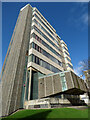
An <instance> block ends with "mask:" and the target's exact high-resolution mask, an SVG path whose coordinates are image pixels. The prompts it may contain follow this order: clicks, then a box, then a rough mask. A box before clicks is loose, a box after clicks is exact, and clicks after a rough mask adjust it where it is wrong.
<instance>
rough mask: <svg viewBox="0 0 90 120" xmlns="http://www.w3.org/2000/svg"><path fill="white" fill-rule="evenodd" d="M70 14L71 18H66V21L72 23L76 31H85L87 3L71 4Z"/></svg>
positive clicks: (86, 25)
mask: <svg viewBox="0 0 90 120" xmlns="http://www.w3.org/2000/svg"><path fill="white" fill-rule="evenodd" d="M70 13H71V14H72V16H71V17H69V18H68V21H69V22H71V23H73V24H74V26H75V27H76V28H77V29H78V28H80V29H81V30H85V29H86V28H88V3H84V2H80V3H78V2H77V3H75V4H73V6H72V8H71V9H70ZM89 19H90V17H89Z"/></svg>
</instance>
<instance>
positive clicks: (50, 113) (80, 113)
mask: <svg viewBox="0 0 90 120" xmlns="http://www.w3.org/2000/svg"><path fill="white" fill-rule="evenodd" d="M13 118H14V119H15V120H18V119H20V118H21V120H24V119H26V120H27V119H32V118H38V119H39V118H43V119H42V120H47V119H48V118H88V109H84V110H77V109H74V108H56V109H38V110H21V111H18V112H16V113H15V114H12V115H10V116H8V117H7V119H6V120H13ZM38 119H37V120H38ZM3 120H5V119H4V118H3Z"/></svg>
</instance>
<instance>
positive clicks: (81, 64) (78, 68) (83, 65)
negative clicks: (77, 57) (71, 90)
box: [74, 60, 88, 79]
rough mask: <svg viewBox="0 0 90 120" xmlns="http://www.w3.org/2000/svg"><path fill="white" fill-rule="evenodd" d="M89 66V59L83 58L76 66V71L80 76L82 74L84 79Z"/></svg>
mask: <svg viewBox="0 0 90 120" xmlns="http://www.w3.org/2000/svg"><path fill="white" fill-rule="evenodd" d="M87 68H88V61H87V60H83V61H80V62H79V63H78V64H77V66H76V67H75V68H74V72H75V74H76V75H78V76H81V75H82V78H83V79H84V78H85V77H84V76H83V75H84V73H83V71H84V70H86V69H87Z"/></svg>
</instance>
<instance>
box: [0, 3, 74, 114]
mask: <svg viewBox="0 0 90 120" xmlns="http://www.w3.org/2000/svg"><path fill="white" fill-rule="evenodd" d="M67 70H70V71H72V72H74V70H73V65H72V63H71V58H70V54H69V52H68V48H67V45H66V43H65V42H64V41H63V40H61V38H60V37H59V35H58V34H57V33H56V31H55V29H54V28H53V27H52V26H51V25H50V24H49V22H48V21H47V20H46V19H45V18H44V17H43V15H42V14H41V13H40V12H39V11H38V10H37V8H35V7H31V6H30V5H29V4H28V5H26V6H25V7H23V8H21V10H20V13H19V16H18V19H17V22H16V26H15V29H14V32H13V35H12V38H11V42H10V45H9V48H8V51H7V55H6V58H5V61H4V65H3V68H2V92H3V93H2V99H3V100H2V108H3V110H2V116H5V115H8V114H11V113H12V112H14V111H15V110H17V109H19V108H24V106H25V103H26V102H27V101H29V102H30V100H36V99H38V98H39V97H38V96H39V95H38V90H39V88H38V78H39V77H41V76H43V75H48V74H52V73H58V72H63V71H67Z"/></svg>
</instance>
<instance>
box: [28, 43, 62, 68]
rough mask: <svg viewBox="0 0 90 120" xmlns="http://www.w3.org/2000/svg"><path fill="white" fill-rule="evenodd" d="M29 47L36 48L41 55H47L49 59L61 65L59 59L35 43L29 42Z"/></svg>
mask: <svg viewBox="0 0 90 120" xmlns="http://www.w3.org/2000/svg"><path fill="white" fill-rule="evenodd" d="M30 48H34V49H35V50H37V51H38V52H40V53H42V54H43V55H45V56H46V57H48V58H49V59H51V60H52V61H54V62H55V63H57V64H58V65H60V66H62V63H61V62H60V61H59V60H57V59H56V58H55V57H53V56H52V55H50V54H49V53H47V52H46V51H45V50H44V49H42V48H41V47H39V46H38V45H36V44H35V43H31V44H30Z"/></svg>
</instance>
